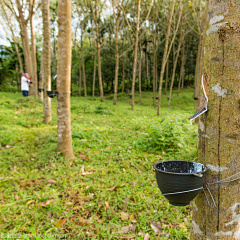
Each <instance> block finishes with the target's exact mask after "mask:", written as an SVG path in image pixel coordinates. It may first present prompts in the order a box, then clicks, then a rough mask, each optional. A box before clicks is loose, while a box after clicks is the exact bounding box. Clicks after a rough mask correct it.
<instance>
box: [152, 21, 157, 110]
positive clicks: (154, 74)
mask: <svg viewBox="0 0 240 240" xmlns="http://www.w3.org/2000/svg"><path fill="white" fill-rule="evenodd" d="M156 77H157V74H156V24H155V29H154V30H153V106H154V107H155V94H156V80H157V79H156Z"/></svg>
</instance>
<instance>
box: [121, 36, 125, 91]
mask: <svg viewBox="0 0 240 240" xmlns="http://www.w3.org/2000/svg"><path fill="white" fill-rule="evenodd" d="M123 46H124V38H122V93H123V92H124V87H125V86H124V85H125V69H124V56H123V50H124V49H123Z"/></svg>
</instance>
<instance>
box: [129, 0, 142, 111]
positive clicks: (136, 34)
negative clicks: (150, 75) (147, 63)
mask: <svg viewBox="0 0 240 240" xmlns="http://www.w3.org/2000/svg"><path fill="white" fill-rule="evenodd" d="M140 5H141V0H138V6H137V22H136V32H135V45H134V63H133V79H132V91H131V93H132V110H134V92H135V79H136V71H137V52H138V32H139V21H140Z"/></svg>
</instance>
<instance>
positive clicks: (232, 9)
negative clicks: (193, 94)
mask: <svg viewBox="0 0 240 240" xmlns="http://www.w3.org/2000/svg"><path fill="white" fill-rule="evenodd" d="M239 19H240V5H239V1H236V0H235V1H225V0H211V1H209V6H208V24H207V31H206V39H205V47H204V57H203V65H204V69H205V72H206V76H207V77H206V78H207V79H208V80H209V102H208V109H209V110H208V111H207V112H206V113H204V114H203V115H202V116H201V118H200V120H199V142H198V158H197V159H198V160H197V161H198V162H201V163H203V164H205V165H206V166H207V167H208V171H207V174H206V178H205V183H209V184H210V183H214V182H217V181H219V180H221V179H224V178H227V177H230V176H232V175H233V174H236V173H238V172H240V150H239V145H240V134H239V119H240V110H239V109H240V101H239V99H240V85H239V79H240V72H239V59H240V32H239ZM236 177H239V174H238V175H236ZM230 179H233V178H230ZM209 188H210V191H211V194H212V196H213V199H214V200H215V203H216V207H214V205H213V203H212V201H210V200H211V197H210V196H209V195H208V198H209V201H210V204H208V202H207V200H206V197H205V195H204V193H203V192H200V193H199V194H198V196H197V198H196V200H195V203H194V206H193V220H192V228H191V237H190V239H197V240H199V239H200V240H201V239H202V240H203V239H204V240H205V239H224V240H226V239H233V240H237V239H240V212H239V209H240V187H239V180H237V181H232V182H228V183H219V184H212V185H210V186H209Z"/></svg>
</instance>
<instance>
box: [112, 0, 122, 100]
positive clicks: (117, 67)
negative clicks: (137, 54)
mask: <svg viewBox="0 0 240 240" xmlns="http://www.w3.org/2000/svg"><path fill="white" fill-rule="evenodd" d="M122 2H123V1H121V3H120V2H119V0H117V6H116V12H115V3H114V0H112V7H113V15H114V19H115V26H116V31H115V77H114V98H113V105H116V104H117V93H118V72H119V53H118V34H119V17H120V13H121V6H122Z"/></svg>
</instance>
